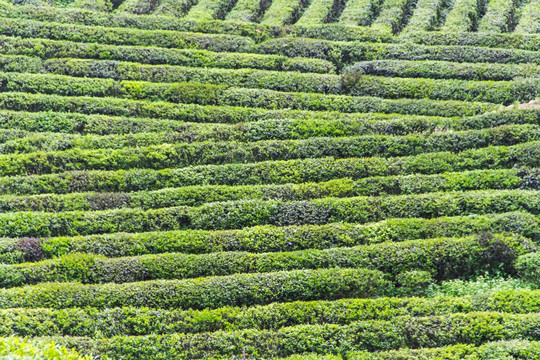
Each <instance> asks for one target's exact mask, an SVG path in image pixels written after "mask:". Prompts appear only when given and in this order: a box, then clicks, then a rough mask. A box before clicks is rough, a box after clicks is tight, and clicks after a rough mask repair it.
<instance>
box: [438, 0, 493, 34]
mask: <svg viewBox="0 0 540 360" xmlns="http://www.w3.org/2000/svg"><path fill="white" fill-rule="evenodd" d="M486 3H487V1H486V0H456V1H454V3H453V4H452V9H451V10H450V12H449V13H448V15H446V21H445V23H444V26H443V27H442V30H443V31H448V32H468V31H474V30H475V29H476V28H477V22H478V19H479V18H480V17H481V13H482V8H483V7H484V6H485V4H486Z"/></svg>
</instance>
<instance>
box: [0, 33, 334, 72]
mask: <svg viewBox="0 0 540 360" xmlns="http://www.w3.org/2000/svg"><path fill="white" fill-rule="evenodd" d="M0 40H1V41H0V52H1V53H3V54H12V55H27V56H33V57H40V58H43V59H51V58H54V59H55V58H81V59H99V60H118V61H133V62H143V63H147V64H167V65H185V66H193V67H217V68H226V69H240V68H254V69H267V70H277V71H291V70H292V71H301V72H315V73H323V74H326V73H333V72H335V68H334V65H333V64H331V63H330V62H328V61H325V60H321V59H308V58H301V57H295V58H289V57H286V56H279V55H263V54H246V53H228V52H212V51H207V50H196V49H163V48H155V47H140V46H139V47H138V46H113V45H102V44H85V43H77V42H69V41H55V40H46V39H21V38H14V37H5V36H0Z"/></svg>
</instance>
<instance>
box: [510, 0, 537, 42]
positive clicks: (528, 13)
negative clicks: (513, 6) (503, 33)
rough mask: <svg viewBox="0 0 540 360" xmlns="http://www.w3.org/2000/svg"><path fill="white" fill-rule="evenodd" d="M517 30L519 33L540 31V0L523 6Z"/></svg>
mask: <svg viewBox="0 0 540 360" xmlns="http://www.w3.org/2000/svg"><path fill="white" fill-rule="evenodd" d="M515 32H516V33H519V34H538V33H540V2H538V1H531V2H529V3H528V4H526V5H525V6H524V7H523V9H522V10H521V18H520V19H519V23H518V25H517V26H516V29H515Z"/></svg>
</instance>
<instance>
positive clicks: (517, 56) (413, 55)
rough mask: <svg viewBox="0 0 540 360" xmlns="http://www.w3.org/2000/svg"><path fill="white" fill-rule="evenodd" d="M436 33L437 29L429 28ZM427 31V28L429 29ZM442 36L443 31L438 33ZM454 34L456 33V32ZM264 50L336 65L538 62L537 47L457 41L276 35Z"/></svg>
mask: <svg viewBox="0 0 540 360" xmlns="http://www.w3.org/2000/svg"><path fill="white" fill-rule="evenodd" d="M433 33H435V34H438V32H433ZM430 34H431V32H430ZM442 34H444V35H441V36H446V35H445V34H446V33H442ZM456 36H457V35H456ZM257 51H258V52H259V53H264V54H273V55H285V56H291V57H295V56H303V57H312V58H317V59H323V60H328V61H332V62H333V63H334V64H335V65H336V66H338V67H340V68H341V67H343V66H344V65H347V64H350V63H354V62H358V61H365V60H442V61H453V62H470V63H501V64H519V63H532V64H537V65H538V64H540V55H539V53H538V51H528V50H519V49H512V48H511V49H503V48H489V47H478V46H464V45H463V44H462V45H460V46H458V45H421V44H415V43H412V42H408V41H406V42H404V43H393V44H386V43H362V42H336V41H327V40H316V39H306V38H304V39H299V38H280V39H272V40H268V41H265V42H264V43H262V44H259V45H258V46H257Z"/></svg>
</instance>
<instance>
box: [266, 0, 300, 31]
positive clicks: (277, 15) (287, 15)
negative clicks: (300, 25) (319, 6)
mask: <svg viewBox="0 0 540 360" xmlns="http://www.w3.org/2000/svg"><path fill="white" fill-rule="evenodd" d="M307 5H308V1H306V0H272V2H271V3H270V6H268V9H266V11H265V12H264V14H263V16H262V18H261V24H262V25H265V26H283V25H289V24H293V23H295V22H296V20H298V18H299V17H300V15H301V13H302V11H303V10H304V8H305V7H306V6H307Z"/></svg>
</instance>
